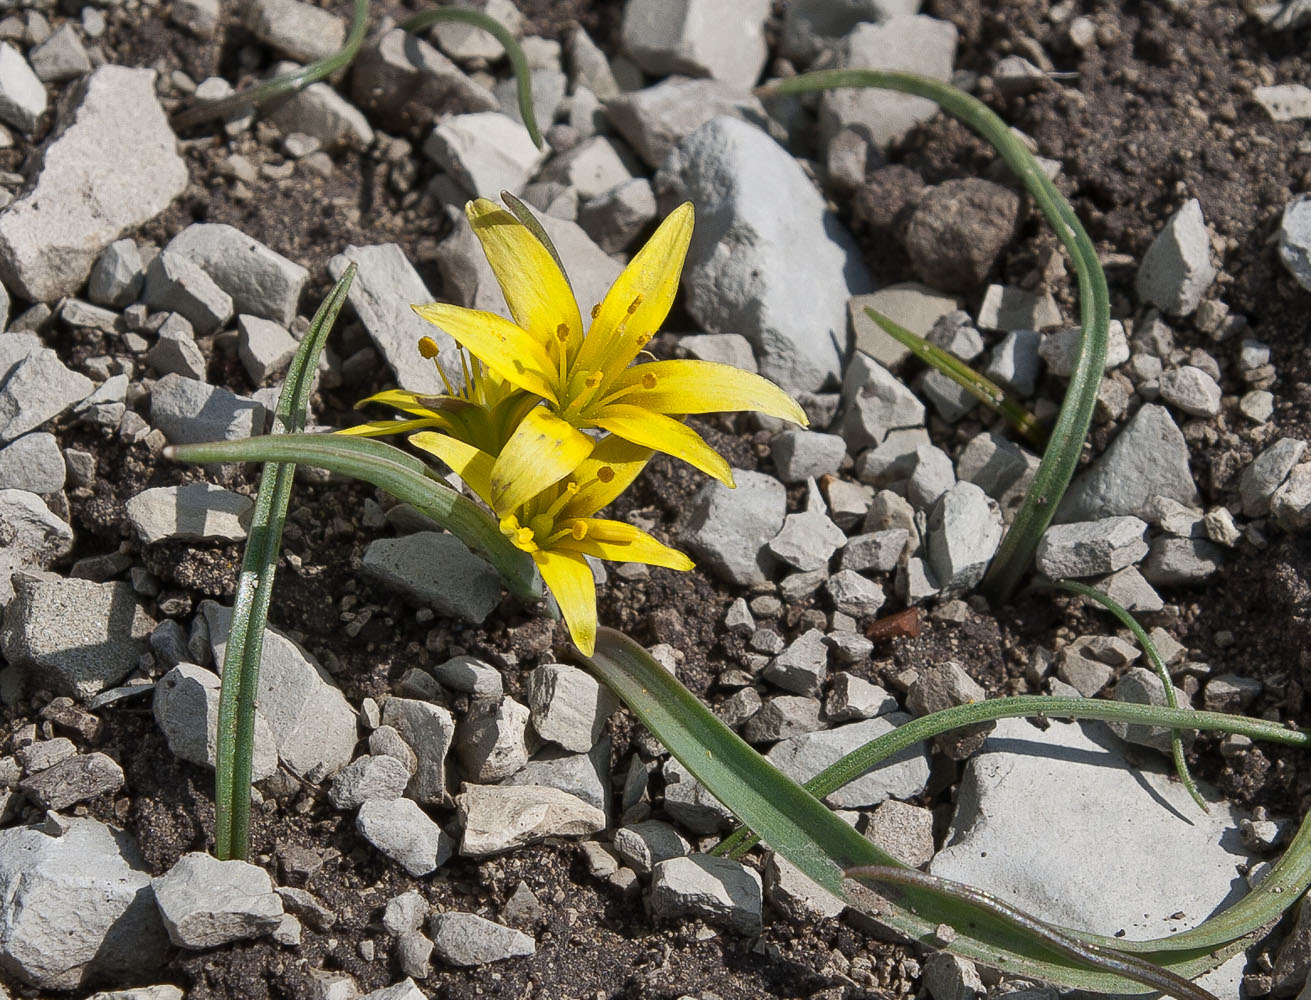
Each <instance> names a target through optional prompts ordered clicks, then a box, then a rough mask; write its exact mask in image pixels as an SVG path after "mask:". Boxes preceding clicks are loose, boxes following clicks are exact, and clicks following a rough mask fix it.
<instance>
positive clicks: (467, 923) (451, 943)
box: [428, 911, 537, 967]
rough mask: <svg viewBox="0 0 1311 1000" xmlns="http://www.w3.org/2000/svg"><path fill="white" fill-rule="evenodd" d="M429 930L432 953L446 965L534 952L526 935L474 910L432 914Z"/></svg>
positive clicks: (484, 962) (534, 946) (483, 962)
mask: <svg viewBox="0 0 1311 1000" xmlns="http://www.w3.org/2000/svg"><path fill="white" fill-rule="evenodd" d="M428 933H429V934H430V935H432V945H433V952H434V953H435V954H436V955H437V957H438V958H439V959H441V960H442V961H443V962H445V963H447V964H448V965H458V966H466V967H467V966H472V965H488V964H490V963H492V962H502V961H504V960H505V959H507V958H519V957H522V956H524V955H533V954H536V952H537V942H535V941H534V940H533V939H532V938H530V937H529V936H528V935H527V934H524V933H523V932H522V931H517V930H515V929H514V928H513V927H506V926H505V925H504V924H498V923H496V922H495V921H492V920H487V919H485V918H483V917H480V916H477V915H476V914H473V913H455V912H449V911H448V912H446V913H434V914H433V915H432V917H431V918H429V920H428Z"/></svg>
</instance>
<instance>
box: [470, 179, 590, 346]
mask: <svg viewBox="0 0 1311 1000" xmlns="http://www.w3.org/2000/svg"><path fill="white" fill-rule="evenodd" d="M464 211H465V214H466V215H467V216H468V217H469V225H471V226H472V227H473V232H474V235H475V236H477V237H478V240H479V242H481V243H482V245H483V253H484V254H486V255H487V263H489V264H490V265H491V266H492V272H493V273H494V274H495V275H496V280H497V282H499V283H500V286H501V292H502V293H503V294H504V295H505V304H506V305H508V306H509V307H510V315H511V316H513V317H514V321H515V322H516V323H518V324H519V325H520V326H521V327H523V328H524V329H525V330H527V331H528V332H529V333H531V334H532V335H533V336H534V337H535V338H537V341H538V343H540V344H543V345H547V344H551V343H552V341H555V342H556V343H571V344H572V345H573V349H574V350H577V348H578V345H579V344H581V343H582V339H583V321H582V318H581V317H580V316H579V314H578V303H577V302H576V301H575V300H574V293H573V289H571V288H570V287H569V281H568V279H567V278H565V276H564V274H563V273H562V272H561V271H560V267H559V265H558V264H556V262H555V258H553V257H552V256H551V254H550V252H549V251H548V250H547V249H546V247H544V246H542V244H541V243H540V242H538V239H537V237H536V236H534V235H533V234H532V232H530V231H529V229H528V227H527V226H525V225H524V224H523V223H522V222H520V221H519V220H518V219H516V218H515V217H514V216H513V215H512V214H511V213H510V212H507V211H506V210H505V209H503V208H502V207H501V206H500V205H497V204H495V203H494V202H490V201H488V200H487V199H486V198H479V199H478V200H477V201H471V202H469V204H468V205H466V206H465V209H464ZM562 326H563V327H564V328H565V335H564V336H563V337H561V327H562Z"/></svg>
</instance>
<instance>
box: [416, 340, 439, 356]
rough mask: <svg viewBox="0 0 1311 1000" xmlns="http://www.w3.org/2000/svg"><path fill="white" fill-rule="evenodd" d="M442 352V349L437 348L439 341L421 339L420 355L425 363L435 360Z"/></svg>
mask: <svg viewBox="0 0 1311 1000" xmlns="http://www.w3.org/2000/svg"><path fill="white" fill-rule="evenodd" d="M440 350H441V348H440V347H438V346H437V341H435V340H433V339H432V338H431V337H420V338H419V355H420V357H422V358H423V359H424V360H425V361H431V360H432V359H433V358H435V357H437V354H438V352H439V351H440Z"/></svg>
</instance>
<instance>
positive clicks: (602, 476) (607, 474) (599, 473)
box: [596, 465, 615, 483]
mask: <svg viewBox="0 0 1311 1000" xmlns="http://www.w3.org/2000/svg"><path fill="white" fill-rule="evenodd" d="M596 478H597V479H599V480H601V482H603V483H611V482H614V478H615V470H614V469H612V468H610V466H608V465H603V466H601V468H599V469H597V470H596Z"/></svg>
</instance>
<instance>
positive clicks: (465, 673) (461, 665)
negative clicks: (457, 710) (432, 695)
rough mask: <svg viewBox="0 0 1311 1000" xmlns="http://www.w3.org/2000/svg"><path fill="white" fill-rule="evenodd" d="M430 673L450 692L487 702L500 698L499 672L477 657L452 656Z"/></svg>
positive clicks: (500, 682) (500, 683)
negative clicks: (458, 692)
mask: <svg viewBox="0 0 1311 1000" xmlns="http://www.w3.org/2000/svg"><path fill="white" fill-rule="evenodd" d="M432 673H433V676H434V677H436V678H437V680H438V681H440V682H441V684H442V685H443V686H444V687H448V688H450V689H451V690H452V691H461V692H463V693H464V694H471V695H473V696H474V697H475V698H479V699H487V700H495V699H499V698H500V697H501V690H502V681H501V672H500V671H499V670H497V669H496V668H495V667H493V666H492V665H491V664H490V663H484V662H483V661H482V660H480V659H478V658H477V657H473V656H465V655H461V656H453V657H451V658H450V659H449V660H446V661H445V662H444V663H439V664H438V665H437V666H435V667H433V668H432Z"/></svg>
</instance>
